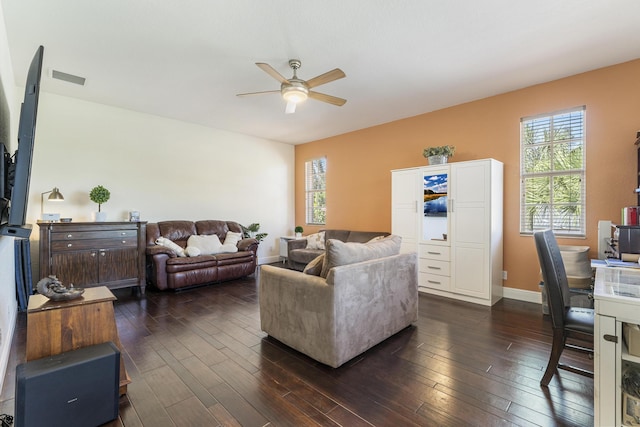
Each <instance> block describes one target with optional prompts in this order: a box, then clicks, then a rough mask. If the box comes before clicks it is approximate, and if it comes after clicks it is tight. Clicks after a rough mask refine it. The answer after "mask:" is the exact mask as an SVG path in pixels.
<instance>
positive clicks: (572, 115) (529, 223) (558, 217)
mask: <svg viewBox="0 0 640 427" xmlns="http://www.w3.org/2000/svg"><path fill="white" fill-rule="evenodd" d="M545 121H548V122H549V125H548V127H546V126H544V125H542V126H538V124H540V123H544V122H545ZM558 122H559V123H558ZM527 126H529V127H527ZM532 129H533V130H532ZM565 130H568V131H569V132H570V134H569V135H568V136H569V137H566V135H565V136H563V135H562V134H561V132H562V131H565ZM535 131H537V132H542V134H544V137H543V138H542V139H539V138H540V135H541V134H539V133H535V134H533V138H534V140H537V141H538V142H534V143H527V139H528V138H531V135H532V134H531V132H535ZM545 131H546V133H545ZM558 136H560V137H558ZM563 146H564V147H563ZM545 148H546V149H547V150H546V156H547V159H545V160H546V162H548V169H547V170H543V171H531V169H533V168H534V166H535V163H533V162H532V163H527V150H530V152H531V153H534V154H541V153H545ZM577 148H580V149H581V159H580V161H581V167H578V168H576V167H573V168H571V167H569V168H566V169H556V168H555V167H556V166H557V165H558V164H560V163H564V162H566V161H567V160H569V161H576V160H572V159H571V157H572V156H573V155H574V153H575V152H576V149H577ZM561 149H562V150H563V152H565V153H566V152H567V150H568V152H569V154H568V156H569V157H568V158H561V157H560V155H559V154H556V153H561V151H560V150H561ZM536 150H537V152H536ZM586 151H587V150H586V106H585V105H582V106H578V107H574V108H568V109H565V110H559V111H554V112H551V113H544V114H539V115H535V116H529V117H523V118H521V119H520V234H521V235H532V234H533V233H534V232H535V231H538V230H544V229H549V228H550V229H552V230H553V232H554V234H556V235H558V236H562V237H574V238H585V237H586V209H587V200H586V188H587V182H586V170H587V164H586ZM576 159H577V158H576ZM541 164H542V163H541ZM569 166H573V165H569ZM532 180H538V183H539V185H540V186H541V187H540V188H541V189H542V191H543V193H544V196H543V197H545V198H548V201H547V202H546V203H544V202H539V203H532V202H530V201H528V200H527V184H529V185H534V184H535V183H534V181H532ZM544 180H548V183H544V182H543V181H544ZM572 180H578V181H579V183H580V185H579V190H578V193H576V191H572V190H566V187H569V186H571V185H576V184H572ZM574 182H575V181H574ZM563 184H564V186H563ZM556 188H558V189H561V188H564V189H565V190H564V191H568V194H569V195H570V196H571V195H574V196H575V197H576V198H577V201H571V200H570V201H562V202H561V201H558V200H554V197H555V194H554V190H555V189H556ZM529 196H531V193H529ZM535 206H542V209H541V211H542V212H543V215H542V219H541V220H540V222H536V221H535V219H534V216H535V213H534V212H533V211H531V208H532V209H535ZM572 210H573V211H574V213H571V211H572ZM544 217H548V219H547V220H546V221H545V219H544ZM538 218H540V216H539V217H538ZM544 222H547V224H544ZM562 224H564V226H562Z"/></svg>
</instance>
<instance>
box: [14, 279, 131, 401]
mask: <svg viewBox="0 0 640 427" xmlns="http://www.w3.org/2000/svg"><path fill="white" fill-rule="evenodd" d="M115 300H116V297H115V296H114V295H113V294H112V293H111V291H110V290H109V289H108V288H107V287H106V286H99V287H94V288H86V289H85V291H84V294H82V296H81V297H79V298H76V299H74V300H70V301H53V300H50V299H49V298H47V297H45V296H44V295H39V294H37V295H31V296H30V297H29V304H28V306H27V355H26V359H27V361H30V360H35V359H41V358H43V357H48V356H53V355H56V354H60V353H64V352H67V351H72V350H77V349H79V348H82V347H87V346H90V345H94V344H102V343H105V342H108V341H111V342H113V343H114V344H115V345H116V346H117V347H118V348H119V349H120V353H121V355H120V395H123V394H126V393H127V384H129V383H131V379H130V378H129V375H128V374H127V371H126V370H125V367H124V358H123V357H122V344H121V343H120V338H119V337H118V329H117V327H116V319H115V313H114V309H113V301H115Z"/></svg>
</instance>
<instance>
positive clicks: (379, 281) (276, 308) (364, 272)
mask: <svg viewBox="0 0 640 427" xmlns="http://www.w3.org/2000/svg"><path fill="white" fill-rule="evenodd" d="M395 237H396V239H397V241H396V242H397V244H398V250H399V238H398V237H397V236H395ZM388 239H389V238H388ZM385 240H387V239H385ZM385 244H387V242H384V241H383V242H381V243H380V244H378V242H376V243H369V244H361V243H343V242H340V241H336V240H330V241H328V242H327V251H326V255H325V259H324V262H323V266H322V271H323V272H324V273H325V274H324V276H326V278H325V277H322V276H315V275H312V274H306V273H303V272H299V271H293V270H287V269H283V268H279V267H274V266H270V265H263V266H261V268H260V321H261V325H262V330H264V331H265V332H266V333H267V334H269V335H270V336H272V337H274V338H276V339H277V340H279V341H281V342H283V343H284V344H286V345H288V346H290V347H293V348H294V349H296V350H298V351H300V352H302V353H304V354H306V355H308V356H309V357H311V358H313V359H315V360H317V361H319V362H322V363H324V364H326V365H329V366H332V367H334V368H337V367H339V366H340V365H342V364H344V363H345V362H347V361H348V360H350V359H352V358H353V357H355V356H357V355H359V354H360V353H362V352H364V351H365V350H367V349H369V348H371V347H373V346H374V345H376V344H378V343H380V342H381V341H383V340H385V339H386V338H388V337H390V336H391V335H393V334H395V333H397V332H399V331H400V330H402V329H404V328H406V327H407V326H409V325H411V324H412V323H413V322H415V321H417V318H418V270H417V257H416V254H415V253H411V254H397V253H398V250H395V251H394V253H396V254H397V255H390V256H389V255H388V254H384V253H383V252H384V249H383V250H382V251H380V250H379V249H380V247H381V246H384V245H385ZM372 248H374V249H372ZM361 249H362V250H364V251H365V252H367V251H368V252H369V253H368V254H365V256H362V254H361V253H359V252H358V251H360V250H361ZM376 251H377V252H376ZM380 255H381V256H380ZM371 257H373V258H372V259H367V258H371ZM363 258H364V260H363ZM310 266H311V265H310Z"/></svg>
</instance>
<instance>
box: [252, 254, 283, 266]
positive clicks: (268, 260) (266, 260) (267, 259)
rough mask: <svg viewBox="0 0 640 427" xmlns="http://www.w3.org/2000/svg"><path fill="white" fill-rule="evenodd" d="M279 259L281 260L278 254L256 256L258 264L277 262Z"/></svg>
mask: <svg viewBox="0 0 640 427" xmlns="http://www.w3.org/2000/svg"><path fill="white" fill-rule="evenodd" d="M280 260H281V258H280V256H279V255H273V256H264V257H259V258H258V265H262V264H271V263H273V262H278V261H280Z"/></svg>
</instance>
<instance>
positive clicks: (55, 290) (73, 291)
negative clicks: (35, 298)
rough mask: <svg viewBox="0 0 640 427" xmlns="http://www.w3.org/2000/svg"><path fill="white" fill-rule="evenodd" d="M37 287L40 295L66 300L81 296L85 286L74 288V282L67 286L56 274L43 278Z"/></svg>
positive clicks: (55, 299) (56, 299)
mask: <svg viewBox="0 0 640 427" xmlns="http://www.w3.org/2000/svg"><path fill="white" fill-rule="evenodd" d="M36 289H37V291H38V293H39V294H40V295H44V296H45V297H47V298H49V299H52V300H54V301H66V300H72V299H76V298H78V297H80V296H81V295H82V294H83V293H84V289H83V288H74V287H73V284H71V285H69V287H68V288H66V287H65V286H64V285H63V284H62V282H61V281H60V280H58V278H57V277H56V276H49V277H45V278H44V279H41V280H40V281H39V282H38V284H37V286H36Z"/></svg>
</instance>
